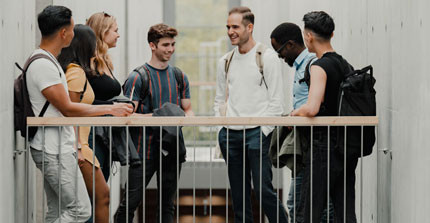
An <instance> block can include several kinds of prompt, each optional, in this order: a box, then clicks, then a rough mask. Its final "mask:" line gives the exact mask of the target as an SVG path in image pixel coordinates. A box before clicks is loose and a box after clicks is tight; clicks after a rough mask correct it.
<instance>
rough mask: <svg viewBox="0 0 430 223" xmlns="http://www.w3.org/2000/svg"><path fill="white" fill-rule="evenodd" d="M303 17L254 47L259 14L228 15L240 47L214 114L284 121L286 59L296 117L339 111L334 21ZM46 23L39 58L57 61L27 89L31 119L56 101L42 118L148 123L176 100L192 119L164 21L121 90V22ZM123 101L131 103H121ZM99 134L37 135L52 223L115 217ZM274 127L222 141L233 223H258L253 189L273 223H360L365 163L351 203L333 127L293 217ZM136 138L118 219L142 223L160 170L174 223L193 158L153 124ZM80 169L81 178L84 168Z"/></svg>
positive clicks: (322, 137) (167, 216)
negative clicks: (140, 211)
mask: <svg viewBox="0 0 430 223" xmlns="http://www.w3.org/2000/svg"><path fill="white" fill-rule="evenodd" d="M303 21H304V30H303V32H302V31H301V30H300V28H299V26H297V25H296V24H293V23H282V24H280V25H279V26H278V27H276V28H275V29H274V30H273V32H272V34H271V36H270V38H271V45H272V47H273V49H271V48H270V47H268V46H265V45H264V44H262V43H260V42H257V41H256V40H254V38H253V30H254V14H253V13H252V12H251V10H250V9H249V8H247V7H235V8H233V9H231V10H230V12H229V15H228V18H227V33H228V37H229V38H230V41H231V44H232V45H233V46H235V48H234V49H233V50H232V51H230V52H228V53H227V54H226V55H224V56H223V57H222V58H221V59H220V60H219V62H218V66H217V77H216V79H217V86H216V97H215V103H214V110H215V115H216V116H227V117H274V116H281V115H282V114H283V113H284V109H283V104H284V100H285V98H284V94H283V86H282V69H281V66H282V64H281V63H282V62H281V60H280V59H279V58H281V59H283V60H284V61H285V62H286V63H287V64H288V65H289V66H292V67H294V68H295V69H296V72H295V76H294V85H293V104H294V110H293V111H292V112H291V113H290V115H291V116H306V117H313V116H333V115H336V114H337V113H336V101H335V100H336V98H337V93H338V92H337V91H338V88H339V87H338V86H339V84H340V81H341V79H342V77H343V76H342V75H343V74H342V72H341V70H340V69H339V66H341V64H340V63H341V62H339V61H344V60H343V58H342V57H341V56H340V55H339V54H337V53H336V52H335V50H334V49H333V48H332V46H331V44H330V40H331V38H332V37H333V31H334V22H333V19H332V18H331V17H330V16H329V15H328V14H327V13H325V12H322V11H318V12H310V13H308V14H306V15H305V16H304V18H303ZM38 24H39V29H40V31H41V33H42V39H41V43H40V48H39V49H36V50H35V51H34V52H33V54H32V56H31V57H34V56H36V55H38V54H44V55H45V56H48V57H49V59H46V58H41V59H38V60H35V61H34V62H32V63H31V64H30V65H29V66H28V70H27V80H26V82H27V88H28V92H29V97H30V101H31V104H32V108H33V111H34V114H40V112H41V111H42V110H45V109H46V108H45V109H44V108H43V107H44V105H45V104H46V101H48V102H49V103H50V104H49V105H48V108H47V109H46V112H45V113H44V117H64V116H67V117H85V116H103V115H112V116H130V115H143V116H146V115H152V113H154V110H156V109H159V108H161V107H162V106H163V105H164V104H165V103H171V104H174V105H177V106H178V107H179V108H181V109H182V110H183V112H184V113H185V115H186V116H194V113H193V111H192V108H191V100H190V87H189V81H188V78H187V75H186V74H184V73H183V72H182V71H181V70H180V69H179V68H176V67H174V66H171V65H169V60H170V58H171V56H172V54H173V53H174V51H175V37H176V36H177V35H178V31H177V30H176V29H175V28H173V27H169V26H168V25H165V24H157V25H154V26H151V27H150V29H149V31H148V37H147V41H148V44H149V47H150V49H151V52H152V56H151V59H150V60H149V61H148V62H147V63H145V64H143V65H142V66H140V67H138V68H136V69H135V70H133V71H132V72H131V73H130V75H129V76H128V78H127V80H126V81H125V83H124V85H123V87H121V84H120V83H119V81H118V80H117V79H116V78H115V75H114V71H115V70H114V67H113V63H112V60H111V57H110V56H109V54H108V50H109V49H110V48H113V47H116V43H117V40H118V38H119V34H118V25H117V23H116V20H115V17H113V16H112V15H109V14H107V13H104V12H100V13H95V14H93V15H92V16H91V17H90V18H89V19H88V20H87V22H86V24H85V25H82V24H79V25H74V21H73V18H72V12H71V10H70V9H68V8H66V7H63V6H48V7H46V8H45V9H44V10H43V11H42V12H41V13H40V14H39V15H38ZM302 33H303V36H304V38H303V37H302ZM303 39H304V40H303ZM307 67H309V71H308V72H309V73H310V81H308V82H305V81H302V80H303V79H304V76H305V75H304V73H305V71H306V69H307ZM308 83H310V84H308ZM122 94H123V95H124V96H125V97H126V98H128V99H129V101H131V103H118V102H114V101H113V100H112V99H113V98H115V97H117V96H119V95H122ZM94 131H95V128H90V127H79V128H73V127H67V126H66V127H61V128H57V127H55V128H54V127H52V128H51V127H45V128H39V129H38V131H37V133H36V135H35V136H34V138H33V139H31V141H30V148H31V155H32V157H33V160H34V162H35V163H36V166H37V168H39V169H40V170H41V171H42V172H43V173H44V182H45V183H44V186H45V188H44V189H45V193H46V196H47V201H48V212H47V215H46V221H47V222H57V221H58V220H59V219H60V218H61V221H62V222H86V221H88V220H89V218H91V217H92V218H94V222H109V202H110V201H109V187H108V185H107V183H106V182H107V181H108V179H109V175H110V169H111V157H110V154H109V153H110V151H109V148H107V146H106V144H105V143H104V142H103V139H101V138H100V137H97V136H96V137H94V136H95V135H96V134H95V133H94ZM272 131H273V127H269V126H262V127H259V126H249V127H246V129H245V130H244V129H243V127H234V126H229V127H223V128H222V129H221V130H220V132H219V138H218V140H219V145H220V148H221V152H222V154H223V157H224V158H225V160H226V163H227V167H228V176H229V181H230V186H231V196H232V200H233V209H234V217H235V222H245V221H246V222H253V214H252V205H251V199H250V197H251V196H250V195H251V188H252V187H253V189H254V192H255V194H256V195H260V196H261V199H262V200H261V204H262V208H263V210H264V213H265V214H266V216H267V218H268V219H269V221H270V222H288V215H289V216H290V218H291V219H292V222H311V219H310V218H311V217H310V216H312V222H321V221H324V222H326V221H327V218H330V221H331V222H332V221H333V220H334V221H335V222H343V221H344V218H345V217H346V222H356V217H355V206H354V205H355V200H354V199H355V197H354V195H355V194H354V193H355V192H354V184H355V173H354V171H355V167H356V165H357V159H358V158H348V160H347V164H346V170H345V171H346V185H345V188H346V192H345V194H346V198H345V200H346V203H344V197H343V195H344V191H343V190H344V184H343V177H344V175H343V173H344V163H343V162H344V160H343V157H342V156H341V154H337V152H336V151H334V150H333V149H331V148H328V146H327V144H328V139H329V138H328V135H327V128H316V129H315V130H314V132H313V139H312V140H313V154H312V155H313V157H312V159H311V158H310V156H311V154H310V153H308V154H307V155H306V157H305V159H304V163H303V166H304V168H303V170H302V171H300V172H299V173H298V174H297V175H294V179H293V183H292V186H291V191H290V195H289V201H288V202H287V206H288V213H289V214H287V212H286V211H285V209H284V205H283V204H282V202H280V201H279V199H278V197H277V194H276V193H275V191H274V188H273V185H272V167H271V166H272V163H271V160H270V158H269V156H268V150H269V145H270V139H271V135H272ZM75 135H77V139H75ZM130 135H131V139H132V143H133V145H134V147H135V148H136V151H137V153H138V155H139V158H140V159H141V160H142V161H144V162H142V163H143V164H144V165H133V166H130V167H129V171H128V174H129V178H128V179H129V182H128V185H127V187H128V193H126V194H124V196H123V199H122V200H121V203H120V205H119V207H118V209H117V210H116V213H115V217H114V218H115V221H116V222H126V219H127V218H128V222H132V221H133V216H134V212H135V210H136V209H137V207H138V205H139V204H141V203H142V194H143V193H144V189H145V187H146V186H147V184H148V183H149V182H150V179H151V178H152V177H153V175H154V174H156V175H157V185H158V186H160V184H162V186H161V188H159V193H161V197H162V201H159V203H161V204H162V206H161V207H159V208H161V209H162V210H161V213H162V216H161V219H162V222H173V220H174V211H175V208H174V200H175V197H176V191H177V187H178V179H179V175H180V171H181V163H183V162H185V153H180V152H179V151H177V150H176V143H174V145H175V149H170V148H165V146H163V148H161V149H162V152H161V151H160V141H161V139H159V138H160V137H159V135H158V138H157V134H156V131H151V129H148V128H143V127H136V128H131V129H130ZM227 136H228V137H227ZM330 136H331V135H330ZM332 138H333V137H330V139H331V140H332ZM244 142H245V145H244V144H243V143H244ZM76 144H77V145H78V146H77V147H78V148H77V151H76V149H75V145H76ZM163 145H164V144H163ZM113 146H115V145H113ZM175 151H176V152H175ZM178 153H179V154H178ZM327 153H329V154H330V177H329V180H330V202H331V203H332V205H331V206H330V208H329V211H327V210H324V208H325V207H326V205H325V204H327V195H326V191H327V171H326V170H327V159H328V157H327ZM160 156H161V157H160ZM244 156H245V157H244ZM177 157H178V158H179V159H178V160H177ZM76 162H78V163H79V168H80V170H81V171H76V169H75V168H76ZM160 162H161V163H162V167H161V169H160ZM260 162H261V163H260ZM311 162H312V164H311ZM60 164H61V165H60ZM311 167H312V170H311ZM243 168H245V169H243ZM59 169H61V170H60V171H59ZM93 170H94V171H93ZM260 171H261V172H260ZM160 172H162V173H160ZM178 173H179V175H178ZM311 173H312V175H311ZM260 178H261V179H260ZM311 178H312V179H313V180H312V181H311V180H310V179H311ZM243 179H244V181H243ZM144 182H145V184H146V185H144ZM310 182H312V185H310ZM93 183H94V185H93ZM251 185H253V186H251ZM60 188H61V192H60V191H59V190H60ZM93 188H94V189H95V190H93ZM311 188H313V189H311ZM294 193H295V195H294ZM59 196H61V197H59ZM243 196H245V197H243ZM260 196H257V197H258V198H259V197H260ZM157 197H160V196H157ZM90 199H94V200H93V201H92V205H94V206H95V208H94V209H95V212H94V213H91V202H90ZM294 199H296V201H293V200H294ZM311 199H312V202H311ZM59 200H61V204H60V203H59ZM311 203H312V205H313V206H312V207H310V204H311ZM344 206H345V207H346V210H344ZM59 208H60V209H61V211H60V212H59ZM311 210H312V213H311ZM59 213H61V214H60V215H59ZM157 213H160V211H157ZM327 213H328V214H327ZM323 215H324V216H323ZM293 217H295V219H293ZM158 219H160V218H158ZM90 222H92V220H90Z"/></svg>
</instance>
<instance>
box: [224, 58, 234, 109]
mask: <svg viewBox="0 0 430 223" xmlns="http://www.w3.org/2000/svg"><path fill="white" fill-rule="evenodd" d="M233 55H234V50H232V51H230V52H228V54H227V56H226V57H225V64H224V71H225V103H227V100H228V69H229V68H230V63H231V59H233Z"/></svg>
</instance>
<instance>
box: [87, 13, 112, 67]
mask: <svg viewBox="0 0 430 223" xmlns="http://www.w3.org/2000/svg"><path fill="white" fill-rule="evenodd" d="M115 23H116V19H115V17H113V16H111V15H109V14H107V13H105V12H98V13H95V14H93V15H92V16H91V17H90V18H89V19H87V23H86V25H88V26H89V27H91V28H92V29H93V30H94V33H95V34H96V37H97V49H96V55H95V58H94V62H95V64H96V65H97V67H96V69H97V71H98V73H100V74H103V72H102V70H103V67H104V66H106V67H108V68H109V69H111V70H113V64H112V60H111V58H110V56H109V54H108V53H107V51H108V49H109V46H108V45H107V43H106V42H104V37H105V35H106V33H107V32H108V31H109V29H110V28H111V27H112V26H113V25H114V24H115Z"/></svg>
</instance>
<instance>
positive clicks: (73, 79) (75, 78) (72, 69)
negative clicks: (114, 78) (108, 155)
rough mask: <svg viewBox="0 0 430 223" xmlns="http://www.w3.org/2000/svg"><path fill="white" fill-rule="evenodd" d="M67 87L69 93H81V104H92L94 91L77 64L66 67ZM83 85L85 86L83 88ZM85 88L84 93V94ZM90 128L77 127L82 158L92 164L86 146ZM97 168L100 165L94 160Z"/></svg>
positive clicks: (89, 152) (90, 151)
mask: <svg viewBox="0 0 430 223" xmlns="http://www.w3.org/2000/svg"><path fill="white" fill-rule="evenodd" d="M66 79H67V86H68V88H69V91H70V92H76V93H83V96H82V100H81V103H85V104H92V103H93V101H94V91H93V88H92V87H91V84H90V83H89V81H88V79H87V76H86V74H85V71H84V70H83V69H82V67H80V66H79V65H78V64H74V63H71V64H69V65H68V66H67V70H66ZM85 83H86V84H87V85H86V87H85ZM84 88H85V92H84ZM90 130H91V127H89V126H80V127H79V144H80V146H81V151H82V156H83V157H84V158H85V160H87V161H88V162H90V163H94V162H93V151H92V150H91V149H90V146H89V145H88V136H89V135H90ZM95 163H96V166H97V167H100V164H99V162H98V160H97V158H95Z"/></svg>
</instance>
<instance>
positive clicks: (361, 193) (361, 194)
mask: <svg viewBox="0 0 430 223" xmlns="http://www.w3.org/2000/svg"><path fill="white" fill-rule="evenodd" d="M363 128H364V127H363V126H361V149H360V150H361V156H360V222H361V223H363Z"/></svg>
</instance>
